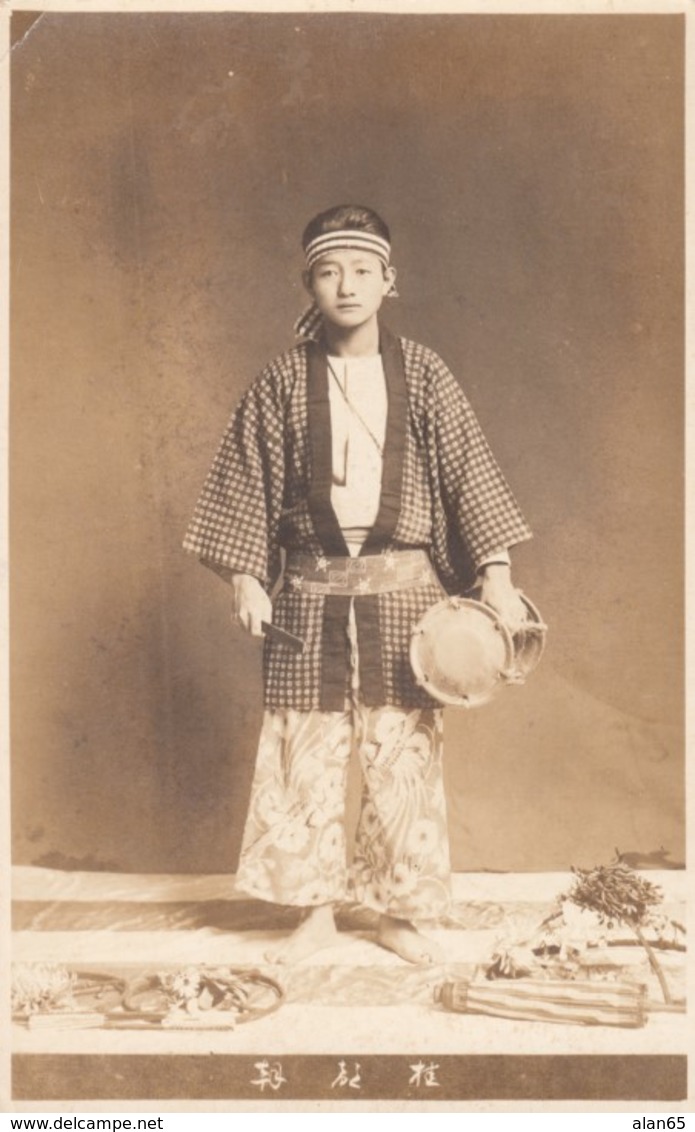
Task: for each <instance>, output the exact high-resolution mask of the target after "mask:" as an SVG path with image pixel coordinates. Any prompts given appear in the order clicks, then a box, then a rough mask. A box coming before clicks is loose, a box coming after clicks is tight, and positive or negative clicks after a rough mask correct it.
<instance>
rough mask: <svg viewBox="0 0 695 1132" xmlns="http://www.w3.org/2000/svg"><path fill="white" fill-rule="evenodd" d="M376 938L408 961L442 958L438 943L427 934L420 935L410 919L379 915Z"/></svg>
mask: <svg viewBox="0 0 695 1132" xmlns="http://www.w3.org/2000/svg"><path fill="white" fill-rule="evenodd" d="M376 940H377V943H380V944H381V946H382V947H386V948H388V950H389V951H395V953H396V955H400V957H401V959H407V961H408V962H409V963H441V962H442V961H443V959H444V956H443V954H442V950H441V948H440V947H439V945H438V944H436V943H435V942H434V940H431V939H428V938H427V936H424V935H420V932H419V931H418V930H417V928H415V927H413V925H412V924H411V923H410V920H398V919H396V917H395V916H387V915H385V914H384V915H381V916H380V917H379V927H378V929H377V933H376Z"/></svg>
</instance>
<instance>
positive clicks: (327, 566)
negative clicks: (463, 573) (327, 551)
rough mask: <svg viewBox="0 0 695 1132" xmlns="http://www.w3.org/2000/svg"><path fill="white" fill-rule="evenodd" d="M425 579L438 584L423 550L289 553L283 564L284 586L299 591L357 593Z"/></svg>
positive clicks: (378, 591) (418, 583) (423, 582)
mask: <svg viewBox="0 0 695 1132" xmlns="http://www.w3.org/2000/svg"><path fill="white" fill-rule="evenodd" d="M428 583H430V584H434V585H438V584H439V583H438V580H437V575H436V574H435V572H434V569H433V567H432V563H431V562H430V560H429V556H428V554H427V551H425V550H386V551H384V553H383V554H369V555H365V556H364V557H359V558H330V557H328V556H324V555H316V554H293V553H290V554H289V555H288V557H287V565H286V567H285V586H286V588H287V589H289V590H293V591H298V592H299V593H309V594H337V595H340V596H341V597H359V596H361V595H364V594H384V593H389V592H390V591H392V590H405V589H409V588H410V587H411V586H422V585H427V584H428Z"/></svg>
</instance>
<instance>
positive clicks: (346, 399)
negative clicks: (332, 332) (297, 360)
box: [326, 357, 384, 456]
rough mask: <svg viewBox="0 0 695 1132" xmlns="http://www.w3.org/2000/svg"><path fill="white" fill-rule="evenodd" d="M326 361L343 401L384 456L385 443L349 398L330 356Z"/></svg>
mask: <svg viewBox="0 0 695 1132" xmlns="http://www.w3.org/2000/svg"><path fill="white" fill-rule="evenodd" d="M326 361H327V362H328V372H329V373H330V374H331V376H332V378H333V380H334V381H335V383H336V385H337V386H338V389H339V390H340V394H341V396H342V398H343V401H344V402H345V404H346V405H347V407H348V409H349V410H350V412H351V413H353V414H354V416H355V417H357V420H358V421H359V422H360V424H361V425H362V428H363V429H364V431H365V432H366V433H367V436H368V437H369V439H370V440H371V441H372V443H373V444H374V447H375V448H376V450H377V452H378V453H379V455H380V456H383V455H384V446H383V444H381V443H380V442H379V440H378V439H377V437H376V436H375V435H374V433H373V432H372V430H371V428H370V427H369V425H368V424H367V422H366V420H365V419H364V417H363V416H362V414H361V413H360V412H359V410H358V409H357V408H356V407H355V405H353V403H352V401H351V400H350V398H349V397H348V395H347V392H346V390H345V389H343V387H342V385H341V384H340V378H339V377H338V375H337V373H336V372H335V370H334V369H333V366H332V365H331V360H330V358H328V357H327V358H326ZM345 384H346V385H347V375H346V380H345Z"/></svg>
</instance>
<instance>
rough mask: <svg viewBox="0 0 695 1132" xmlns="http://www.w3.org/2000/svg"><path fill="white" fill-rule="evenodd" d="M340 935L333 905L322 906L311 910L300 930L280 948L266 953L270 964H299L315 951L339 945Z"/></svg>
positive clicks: (295, 931)
mask: <svg viewBox="0 0 695 1132" xmlns="http://www.w3.org/2000/svg"><path fill="white" fill-rule="evenodd" d="M338 941H339V934H338V929H337V928H336V926H335V920H334V918H333V905H332V904H321V905H319V906H318V907H317V908H309V909H308V910H307V914H306V916H305V917H304V919H303V920H302V922H301V924H300V925H299V927H298V928H295V930H294V931H293V932H292V935H291V936H289V937H288V938H287V939H286V940H284V941H283V943H281V944H280V946H279V947H278V948H277V949H275V950H273V951H269V952H266V955H265V958H266V960H267V962H268V963H299V962H301V960H302V959H308V957H309V956H310V955H313V954H314V952H315V951H321V950H322V948H324V947H333V946H334V944H336V943H338Z"/></svg>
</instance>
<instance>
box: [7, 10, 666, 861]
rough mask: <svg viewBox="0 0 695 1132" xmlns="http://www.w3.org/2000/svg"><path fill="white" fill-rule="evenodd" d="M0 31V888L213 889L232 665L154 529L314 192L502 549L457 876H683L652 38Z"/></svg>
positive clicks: (547, 22)
mask: <svg viewBox="0 0 695 1132" xmlns="http://www.w3.org/2000/svg"><path fill="white" fill-rule="evenodd" d="M12 29H13V37H14V39H15V46H14V49H13V56H12V151H11V161H12V172H11V175H12V183H11V207H12V232H11V238H12V253H11V255H12V258H11V276H12V278H11V286H12V294H11V318H12V325H11V335H12V341H11V362H12V380H11V467H10V477H11V478H10V486H11V496H12V500H11V502H12V513H11V598H12V612H11V650H12V685H11V733H12V787H13V838H14V852H15V861H16V863H18V864H37V865H45V866H53V867H56V868H68V869H70V868H75V869H77V868H79V869H87V870H89V869H94V870H103V869H106V870H125V871H139V872H188V871H193V872H226V871H230V872H231V871H233V870H234V868H235V865H236V859H237V853H238V847H239V840H240V835H241V826H242V822H243V817H244V813H245V808H246V803H247V800H248V793H249V787H250V775H251V771H252V766H253V757H254V748H255V741H256V736H257V727H258V721H259V713H260V676H259V647H258V644H257V643H256V642H254V641H251V640H249V639H247V638H245V637H243V636H242V635H241V634H240V633H239V632H238V631H237V630H235V629H232V627H231V626H230V624H229V596H228V593H227V591H226V589H225V586H224V584H223V583H222V582H221V581H219V579H217V578H216V577H214V576H213V575H212V574H210V573H208V572H207V571H205V570H203V569H202V568H201V567H200V566H198V565H197V564H196V562H195V561H194V560H193V559H190V558H187V557H186V556H185V555H184V554H183V552H182V551H181V548H180V547H181V539H182V537H183V532H184V529H185V527H186V524H187V522H188V519H189V515H190V512H191V509H192V506H193V504H194V501H195V498H196V496H197V493H198V490H199V488H200V485H201V482H202V479H203V477H204V475H205V473H206V470H207V467H208V465H209V462H210V460H211V458H212V455H213V453H214V450H215V448H216V446H217V443H218V440H219V437H220V435H221V432H222V430H223V428H224V426H225V423H226V420H227V418H228V416H229V413H230V412H231V410H232V408H233V407H234V404H235V403H236V401H237V400H238V398H239V396H240V394H241V392H242V391H243V389H244V388H245V386H246V385H247V384H248V383H249V381H250V380H251V379H252V378H253V376H254V374H255V373H256V372H257V371H258V370H259V368H260V367H261V366H262V365H263V364H264V363H265V362H266V361H267V360H268V359H269V358H270V357H271V356H273V355H274V354H276V353H278V352H280V351H281V350H283V349H285V348H286V347H287V346H288V345H289V344H290V343H291V341H292V323H293V320H294V318H295V317H296V315H297V314H298V313H299V312H300V310H301V309H302V307H303V302H304V300H303V294H302V289H301V284H300V272H301V267H302V262H301V255H300V250H299V236H300V233H301V230H302V228H303V226H304V224H305V223H306V221H307V220H308V219H309V218H310V217H311V215H313V214H314V213H315V212H317V211H318V210H320V209H323V208H326V207H328V206H330V205H332V204H335V203H339V202H342V201H346V200H356V201H358V202H362V203H366V204H369V205H372V206H373V207H375V208H377V209H378V210H379V211H380V212H382V214H383V215H384V216H385V217H386V219H387V220H388V222H389V224H390V225H391V229H392V234H393V243H394V262H395V263H396V265H397V267H398V269H399V291H400V294H401V298H400V299H399V300H397V301H394V302H393V304H392V305H391V306H390V307H389V310H388V312H387V318H388V322H389V325H390V326H391V328H392V329H393V330H395V331H397V332H399V333H404V334H406V335H407V336H409V337H412V338H415V339H417V340H420V341H423V342H425V343H427V344H428V345H430V346H432V347H433V348H435V349H436V350H437V351H438V352H439V353H440V354H441V355H442V356H443V357H444V359H445V360H446V361H447V363H448V364H449V365H450V367H451V368H452V369H453V370H454V372H455V373H456V374H457V376H458V377H459V379H460V381H461V383H462V385H463V387H464V388H465V390H466V392H467V393H468V395H469V397H470V399H471V400H472V402H473V405H474V407H475V409H476V411H477V413H478V415H479V417H480V419H481V422H482V424H483V427H484V429H485V432H486V434H487V436H488V438H489V440H490V442H491V445H492V448H493V450H494V452H495V454H496V455H497V457H498V459H499V461H500V463H501V465H502V467H503V469H504V471H505V473H506V475H507V477H508V479H509V480H510V482H511V484H512V486H513V488H514V491H515V494H516V495H517V497H518V499H519V501H520V503H521V505H522V507H523V509H524V511H525V512H526V514H527V516H528V518H529V520H530V522H531V524H532V526H533V528H534V531H535V535H536V537H535V540H534V542H532V543H531V544H528V545H526V546H524V547H522V548H519V550H518V551H517V552H516V553H515V554H514V564H515V576H516V580H517V583H518V584H520V585H521V586H522V587H523V588H524V589H525V591H526V592H528V594H529V595H530V596H531V597H532V599H533V600H534V601H535V602H536V603H537V605H538V606H539V608H540V609H541V612H542V614H543V616H544V618H545V619H546V620H547V622H548V623H549V625H550V634H549V639H548V648H547V653H546V656H545V657H544V659H543V662H542V664H541V666H540V667H539V669H538V670H537V672H536V673H535V674H534V675H533V677H532V678H531V679H530V681H529V683H528V684H527V685H526V687H525V688H524V689H510V690H507V691H505V692H504V693H503V694H502V695H501V696H500V697H499V698H498V699H497V700H496V701H495V703H494V704H492V705H490V706H487V707H485V708H483V709H479V710H477V711H474V712H471V713H465V712H458V713H457V712H456V711H449V712H448V713H447V733H448V742H447V778H448V786H449V805H450V812H451V832H452V850H453V859H454V866H455V868H457V869H459V870H482V869H491V870H513V871H523V870H529V871H536V870H539V871H540V870H544V871H547V870H554V869H566V868H568V867H569V866H570V865H572V864H575V865H581V866H588V865H593V864H597V863H599V862H603V861H607V860H608V859H610V858H611V857H612V856H613V854H614V852H615V850H616V848H617V849H619V850H620V851H621V852H624V853H627V854H628V855H633V856H632V857H631V860H632V861H633V862H634V863H638V864H648V863H649V862H652V863H654V864H659V865H660V866H661V867H664V865H666V866H668V865H669V864H677V863H678V862H679V861H682V854H683V807H684V803H683V739H682V703H683V677H682V637H681V629H682V482H683V453H682V431H683V428H682V421H683V404H682V399H683V388H682V382H683V375H682V369H683V364H682V339H683V325H682V280H683V272H682V223H683V176H682V130H683V122H682V102H683V31H684V25H683V20H682V18H681V17H678V16H654V15H652V16H624V15H623V16H617V17H613V16H559V15H558V16H522V15H519V16H511V17H510V16H504V17H493V16H483V15H466V16H462V15H459V16H415V15H407V16H406V15H398V16H396V15H393V16H381V15H347V14H346V15H338V14H332V15H317V14H315V15H308V14H301V15H299V14H276V15H252V14H232V13H224V14H214V15H213V14H181V15H172V14H159V15H158V14H152V13H148V14H129V15H124V14H118V15H116V14H96V13H92V14H84V13H70V14H59V13H47V14H44V15H42V16H40V17H39V18H38V19H36V18H35V16H34V15H32V14H29V15H27V14H24V13H21V14H17V13H15V14H14V15H13V18H12Z"/></svg>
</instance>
